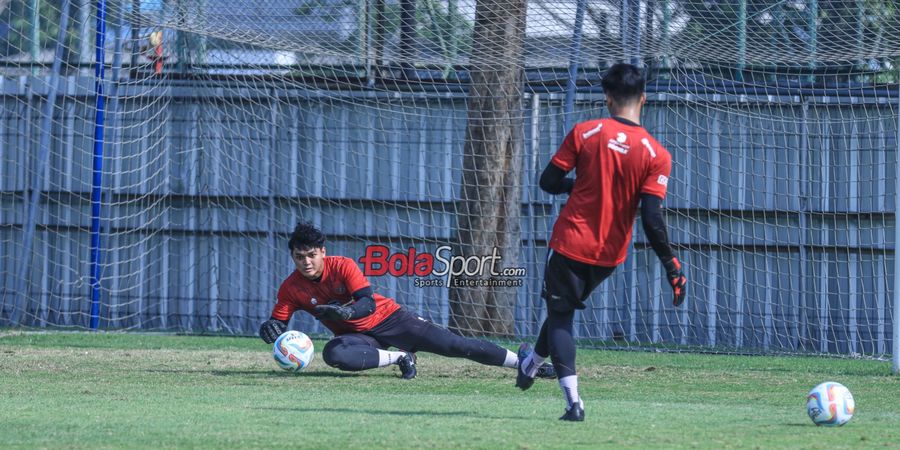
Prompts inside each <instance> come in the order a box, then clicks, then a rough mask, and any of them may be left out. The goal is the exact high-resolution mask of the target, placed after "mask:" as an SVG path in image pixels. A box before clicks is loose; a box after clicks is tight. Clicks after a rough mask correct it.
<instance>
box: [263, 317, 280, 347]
mask: <svg viewBox="0 0 900 450" xmlns="http://www.w3.org/2000/svg"><path fill="white" fill-rule="evenodd" d="M285 328H287V327H286V326H285V325H284V323H283V322H282V321H280V320H278V319H269V320H267V321H265V322H263V323H262V325H260V327H259V337H261V338H262V340H263V341H265V343H266V344H272V343H274V342H275V339H278V336H281V333H284V331H285Z"/></svg>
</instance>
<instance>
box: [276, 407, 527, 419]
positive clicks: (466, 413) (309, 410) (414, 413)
mask: <svg viewBox="0 0 900 450" xmlns="http://www.w3.org/2000/svg"><path fill="white" fill-rule="evenodd" d="M264 409H266V410H267V411H271V410H272V409H276V410H281V411H284V412H295V413H297V412H299V413H323V412H324V413H339V414H366V415H371V416H382V417H383V416H404V417H405V416H445V417H472V416H479V414H478V413H477V412H474V411H434V410H430V409H426V410H391V409H372V408H359V409H354V408H328V407H325V408H322V407H314V408H300V407H292V408H264ZM481 417H483V418H485V419H524V417H516V416H493V415H484V416H481Z"/></svg>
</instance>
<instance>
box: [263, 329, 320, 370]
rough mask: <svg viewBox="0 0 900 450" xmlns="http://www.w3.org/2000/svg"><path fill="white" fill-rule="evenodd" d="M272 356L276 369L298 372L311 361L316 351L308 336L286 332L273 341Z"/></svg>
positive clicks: (296, 332)
mask: <svg viewBox="0 0 900 450" xmlns="http://www.w3.org/2000/svg"><path fill="white" fill-rule="evenodd" d="M272 356H273V357H274V358H275V362H276V363H278V367H281V368H282V369H284V370H289V371H291V372H299V371H301V370H303V369H305V368H306V367H308V366H309V364H310V363H311V362H312V361H313V358H314V357H315V356H316V351H315V349H314V348H313V343H312V340H310V339H309V336H307V335H305V334H303V333H301V332H299V331H296V330H291V331H286V332H284V333H282V334H281V336H278V339H275V345H274V346H273V348H272Z"/></svg>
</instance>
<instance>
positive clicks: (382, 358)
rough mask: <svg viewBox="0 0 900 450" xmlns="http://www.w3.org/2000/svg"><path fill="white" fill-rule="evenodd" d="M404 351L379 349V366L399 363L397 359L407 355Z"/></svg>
mask: <svg viewBox="0 0 900 450" xmlns="http://www.w3.org/2000/svg"><path fill="white" fill-rule="evenodd" d="M405 354H406V353H404V352H389V351H387V350H381V349H379V350H378V367H385V366H389V365H391V364H397V360H398V359H400V357H401V356H403V355H405Z"/></svg>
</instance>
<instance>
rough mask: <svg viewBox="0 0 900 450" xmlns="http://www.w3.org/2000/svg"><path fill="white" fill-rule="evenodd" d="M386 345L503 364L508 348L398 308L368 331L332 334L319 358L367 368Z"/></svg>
mask: <svg viewBox="0 0 900 450" xmlns="http://www.w3.org/2000/svg"><path fill="white" fill-rule="evenodd" d="M388 347H396V348H398V349H401V350H403V351H408V352H418V351H423V352H428V353H436V354H438V355H441V356H448V357H451V358H466V359H470V360H472V361H475V362H478V363H481V364H486V365H490V366H502V365H503V363H504V362H505V361H506V352H507V350H506V349H505V348H503V347H500V346H499V345H496V344H494V343H491V342H488V341H483V340H480V339H474V338H466V337H462V336H460V335H458V334H455V333H453V332H452V331H450V330H448V329H446V328H443V327H440V326H437V325H435V324H433V323H431V322H429V321H427V320H425V319H423V318H421V317H419V316H417V315H415V314H411V313H409V312H406V311H405V310H403V309H400V310H398V311H397V312H395V313H393V314H391V315H390V316H388V318H387V319H385V320H384V321H383V322H381V323H380V324H378V325H376V326H375V328H372V329H371V330H369V331H364V332H361V333H348V334H342V335H339V336H335V337H334V338H333V339H331V340H330V341H328V343H327V344H325V348H324V349H323V350H322V359H323V360H325V364H328V365H329V366H331V367H334V368H337V369H340V370H349V371H359V370H366V369H371V368H374V367H378V360H379V358H378V350H379V349H382V350H383V349H387V348H388Z"/></svg>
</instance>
